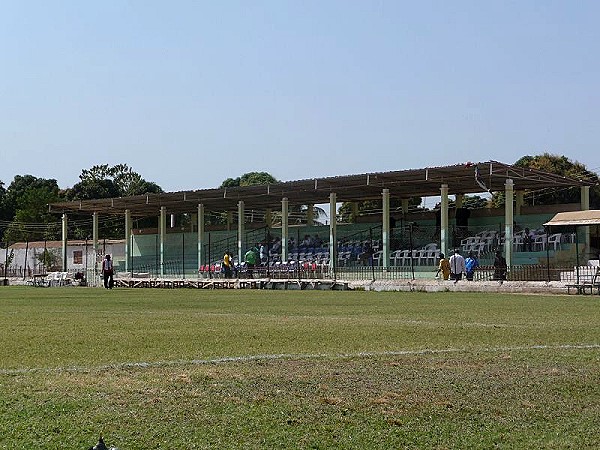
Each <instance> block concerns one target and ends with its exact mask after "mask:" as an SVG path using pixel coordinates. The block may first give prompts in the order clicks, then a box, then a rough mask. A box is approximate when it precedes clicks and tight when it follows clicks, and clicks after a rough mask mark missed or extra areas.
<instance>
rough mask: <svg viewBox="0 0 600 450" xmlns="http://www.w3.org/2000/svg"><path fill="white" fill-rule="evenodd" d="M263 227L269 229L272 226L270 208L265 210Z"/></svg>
mask: <svg viewBox="0 0 600 450" xmlns="http://www.w3.org/2000/svg"><path fill="white" fill-rule="evenodd" d="M265 225H266V226H267V228H269V229H270V228H271V226H272V225H273V211H271V208H267V209H266V210H265Z"/></svg>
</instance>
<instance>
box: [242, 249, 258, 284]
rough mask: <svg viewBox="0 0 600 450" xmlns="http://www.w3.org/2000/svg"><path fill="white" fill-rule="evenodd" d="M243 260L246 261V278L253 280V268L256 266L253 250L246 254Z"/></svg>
mask: <svg viewBox="0 0 600 450" xmlns="http://www.w3.org/2000/svg"><path fill="white" fill-rule="evenodd" d="M244 260H245V261H246V274H247V275H248V278H254V266H255V265H256V251H255V249H254V248H251V249H250V250H248V251H247V252H246V254H245V255H244Z"/></svg>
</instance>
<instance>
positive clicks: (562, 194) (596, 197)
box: [492, 153, 600, 209]
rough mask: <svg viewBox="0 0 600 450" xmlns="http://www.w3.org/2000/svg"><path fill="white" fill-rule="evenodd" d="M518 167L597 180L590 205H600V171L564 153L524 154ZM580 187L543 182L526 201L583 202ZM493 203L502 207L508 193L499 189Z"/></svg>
mask: <svg viewBox="0 0 600 450" xmlns="http://www.w3.org/2000/svg"><path fill="white" fill-rule="evenodd" d="M514 165H515V166H517V167H525V168H530V169H537V170H543V171H544V172H549V173H554V174H557V175H562V176H564V177H568V178H573V179H576V180H586V181H591V182H593V183H595V185H594V186H592V187H591V188H590V207H591V208H594V209H597V208H599V207H600V186H599V185H598V182H599V180H598V174H596V173H594V172H591V171H589V170H588V169H587V168H586V167H585V165H584V164H581V163H580V162H577V161H575V162H573V161H571V160H570V159H569V158H567V157H566V156H563V155H553V154H550V153H543V154H541V155H536V156H529V155H527V156H523V157H522V158H520V159H519V160H518V161H517V162H515V164H514ZM580 196H581V193H580V189H579V188H578V187H571V188H565V187H548V186H541V187H540V189H539V190H538V191H535V192H530V193H528V194H527V195H526V196H525V198H524V202H525V204H528V205H532V204H536V205H555V204H561V203H579V201H580V198H581V197H580ZM492 205H493V206H494V207H500V206H502V205H504V193H503V192H497V193H494V195H493V196H492Z"/></svg>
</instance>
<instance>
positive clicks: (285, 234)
mask: <svg viewBox="0 0 600 450" xmlns="http://www.w3.org/2000/svg"><path fill="white" fill-rule="evenodd" d="M288 206H289V205H288V199H287V198H285V197H284V198H282V199H281V261H287V260H288V252H289V249H288V239H289V231H290V230H289V227H288V223H289V217H288V213H289V209H288Z"/></svg>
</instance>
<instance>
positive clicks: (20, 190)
mask: <svg viewBox="0 0 600 450" xmlns="http://www.w3.org/2000/svg"><path fill="white" fill-rule="evenodd" d="M38 188H39V189H46V190H47V191H51V192H54V193H56V195H57V196H58V192H59V188H58V183H57V182H56V180H54V179H45V178H37V177H34V176H33V175H16V176H15V178H14V180H13V181H12V183H10V186H8V189H7V190H6V193H5V195H4V208H5V213H6V214H7V216H8V218H9V219H10V220H12V219H13V218H14V217H15V214H16V212H17V208H18V207H19V206H18V205H19V201H20V199H21V197H22V196H23V195H24V194H25V192H26V191H28V190H30V191H31V190H35V189H38ZM45 209H47V207H45Z"/></svg>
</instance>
